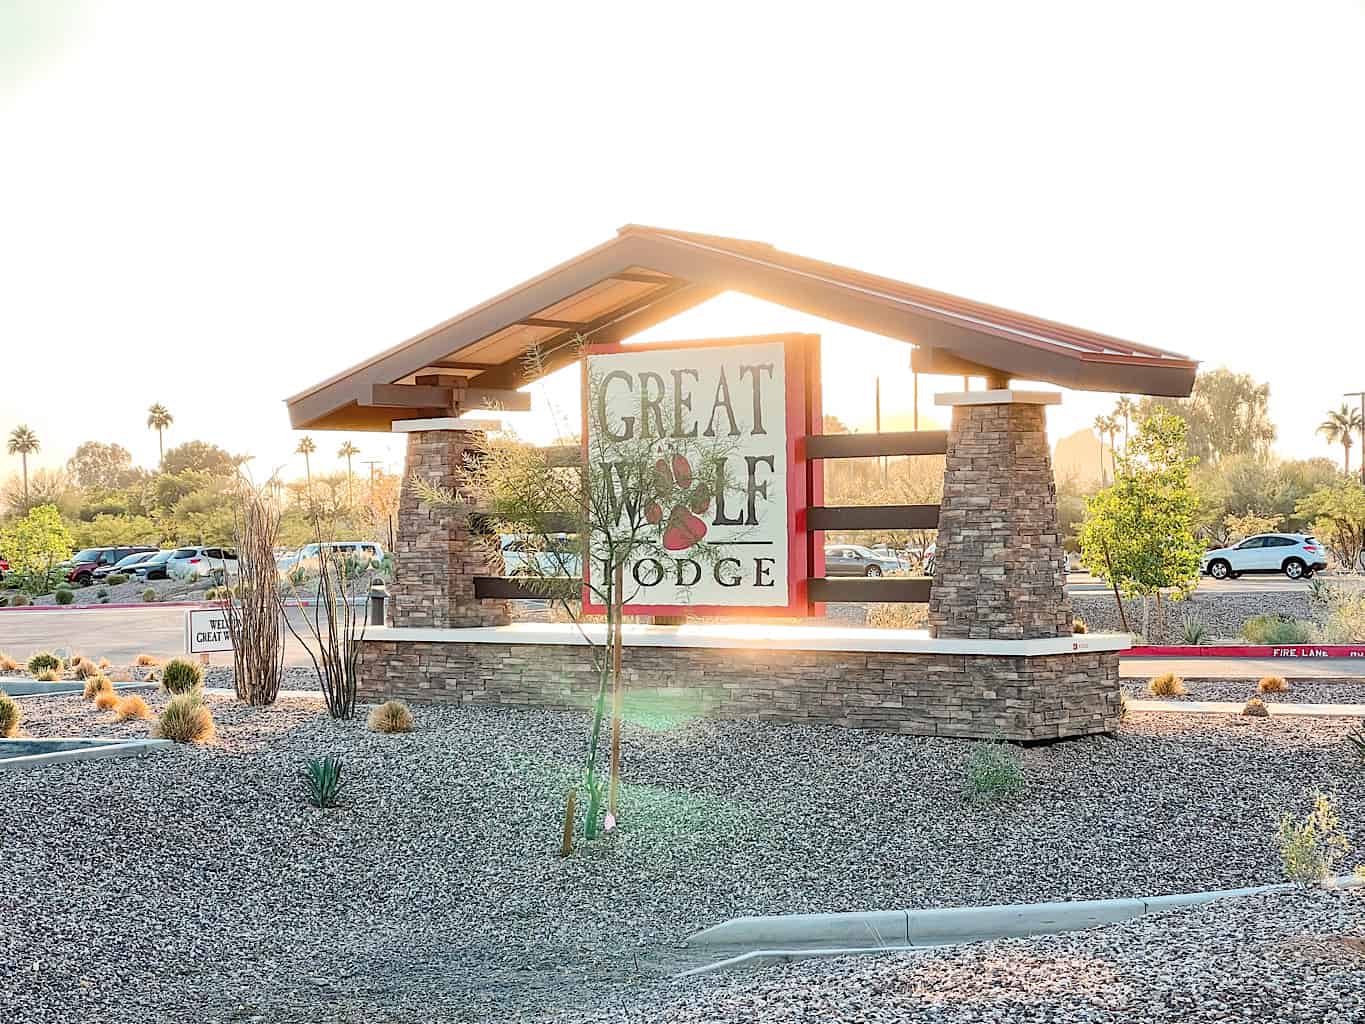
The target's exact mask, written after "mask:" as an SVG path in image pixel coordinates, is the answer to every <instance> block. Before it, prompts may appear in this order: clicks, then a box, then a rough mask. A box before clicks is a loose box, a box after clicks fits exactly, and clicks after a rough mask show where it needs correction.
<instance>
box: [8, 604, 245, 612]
mask: <svg viewBox="0 0 1365 1024" xmlns="http://www.w3.org/2000/svg"><path fill="white" fill-rule="evenodd" d="M217 607H218V602H217V601H139V602H137V603H136V604H133V603H131V602H128V601H123V602H120V603H118V604H26V605H21V606H20V607H18V608H0V612H100V611H108V610H109V609H111V608H217Z"/></svg>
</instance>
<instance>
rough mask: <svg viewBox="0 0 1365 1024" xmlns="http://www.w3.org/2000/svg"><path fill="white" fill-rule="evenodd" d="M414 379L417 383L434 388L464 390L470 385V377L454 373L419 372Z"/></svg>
mask: <svg viewBox="0 0 1365 1024" xmlns="http://www.w3.org/2000/svg"><path fill="white" fill-rule="evenodd" d="M413 379H414V381H415V383H417V384H422V385H425V386H427V387H433V388H457V389H459V390H461V391H463V390H464V389H465V388H466V387H467V386H468V385H469V378H468V377H457V376H455V374H453V373H419V374H418V375H417V376H416V377H415V378H413Z"/></svg>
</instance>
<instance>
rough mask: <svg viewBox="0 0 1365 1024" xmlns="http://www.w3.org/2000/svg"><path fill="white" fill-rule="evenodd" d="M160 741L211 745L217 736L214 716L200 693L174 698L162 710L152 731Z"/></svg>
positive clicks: (185, 694) (179, 695) (183, 694)
mask: <svg viewBox="0 0 1365 1024" xmlns="http://www.w3.org/2000/svg"><path fill="white" fill-rule="evenodd" d="M152 732H153V735H154V736H156V737H157V738H158V739H163V740H173V741H174V742H176V743H209V742H211V741H212V740H213V738H214V736H215V735H217V729H216V727H215V726H214V724H213V714H212V713H211V712H210V711H209V709H208V708H207V707H206V706H205V705H204V701H203V696H202V694H200V693H197V692H196V693H181V694H177V695H176V696H174V697H172V698H171V699H170V701H169V702H168V703H167V704H166V707H165V708H164V709H162V712H161V715H160V717H159V718H157V720H156V727H155V729H153V730H152Z"/></svg>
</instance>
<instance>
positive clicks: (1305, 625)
mask: <svg viewBox="0 0 1365 1024" xmlns="http://www.w3.org/2000/svg"><path fill="white" fill-rule="evenodd" d="M1313 632H1314V630H1313V624H1312V623H1311V622H1304V621H1303V620H1301V619H1290V618H1286V617H1285V616H1283V615H1256V616H1253V617H1252V618H1249V619H1247V620H1246V621H1245V622H1243V623H1242V636H1244V637H1246V639H1247V642H1248V643H1253V644H1306V643H1309V642H1311V641H1312V639H1313Z"/></svg>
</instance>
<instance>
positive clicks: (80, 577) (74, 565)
mask: <svg viewBox="0 0 1365 1024" xmlns="http://www.w3.org/2000/svg"><path fill="white" fill-rule="evenodd" d="M155 550H156V548H154V547H151V546H149V545H146V544H140V545H138V544H135V545H133V546H131V547H121V548H86V549H85V550H84V551H78V552H76V554H74V555H72V556H71V560H70V561H68V562H63V563H62V565H61V568H62V569H64V570H66V578H67V580H68V581H69V582H71V583H81V584H84V583H89V582H90V578H91V577H92V576H93V575H94V573H95V570H96V569H97V568H99V567H100V566H101V565H114V564H115V563H116V562H118V561H120V560H121V559H124V558H127V557H128V556H129V555H131V554H133V553H134V552H137V551H155Z"/></svg>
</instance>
